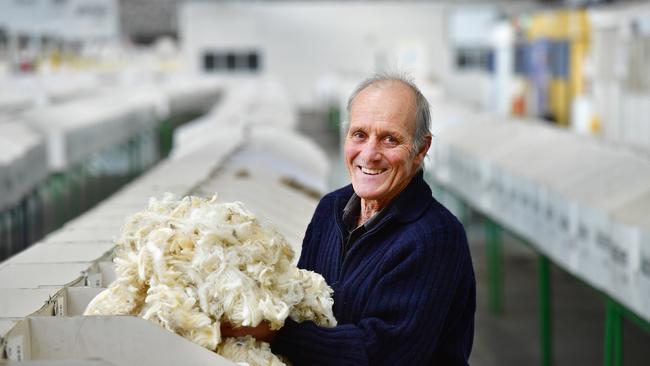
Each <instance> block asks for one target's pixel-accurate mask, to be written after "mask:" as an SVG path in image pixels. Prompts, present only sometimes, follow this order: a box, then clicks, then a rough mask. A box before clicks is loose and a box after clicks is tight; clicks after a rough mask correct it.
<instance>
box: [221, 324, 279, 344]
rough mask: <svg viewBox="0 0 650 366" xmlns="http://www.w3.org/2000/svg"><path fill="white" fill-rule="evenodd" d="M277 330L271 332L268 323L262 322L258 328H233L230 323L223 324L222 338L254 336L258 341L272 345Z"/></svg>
mask: <svg viewBox="0 0 650 366" xmlns="http://www.w3.org/2000/svg"><path fill="white" fill-rule="evenodd" d="M275 333H277V330H271V327H270V326H269V323H268V322H267V321H262V322H260V324H259V325H258V326H256V327H234V328H233V327H232V326H231V325H230V324H228V323H221V336H222V337H244V336H247V335H250V336H252V337H253V338H255V339H257V340H258V341H263V342H268V343H271V342H272V341H273V338H275Z"/></svg>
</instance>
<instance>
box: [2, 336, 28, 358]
mask: <svg viewBox="0 0 650 366" xmlns="http://www.w3.org/2000/svg"><path fill="white" fill-rule="evenodd" d="M5 351H6V353H7V359H8V360H9V361H23V360H25V339H24V337H23V336H21V335H19V336H14V337H9V339H7V345H6V346H5Z"/></svg>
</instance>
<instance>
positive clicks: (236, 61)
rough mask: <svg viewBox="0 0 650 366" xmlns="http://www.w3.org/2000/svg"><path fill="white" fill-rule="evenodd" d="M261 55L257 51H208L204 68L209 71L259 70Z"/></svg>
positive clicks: (205, 53)
mask: <svg viewBox="0 0 650 366" xmlns="http://www.w3.org/2000/svg"><path fill="white" fill-rule="evenodd" d="M260 65H261V57H260V55H259V53H258V52H257V51H249V50H246V51H233V50H228V51H206V52H204V53H203V70H204V71H207V72H258V71H259V70H260Z"/></svg>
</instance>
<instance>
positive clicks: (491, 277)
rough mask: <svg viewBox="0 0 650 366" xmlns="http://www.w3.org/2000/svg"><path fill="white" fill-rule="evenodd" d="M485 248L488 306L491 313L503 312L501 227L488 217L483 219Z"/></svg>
mask: <svg viewBox="0 0 650 366" xmlns="http://www.w3.org/2000/svg"><path fill="white" fill-rule="evenodd" d="M485 236H486V250H487V257H488V284H489V290H488V296H489V307H490V311H492V313H493V314H501V313H502V312H503V302H502V298H503V291H502V276H501V270H502V264H501V229H500V228H499V226H498V225H497V224H496V223H495V222H493V221H492V220H490V219H487V218H486V219H485Z"/></svg>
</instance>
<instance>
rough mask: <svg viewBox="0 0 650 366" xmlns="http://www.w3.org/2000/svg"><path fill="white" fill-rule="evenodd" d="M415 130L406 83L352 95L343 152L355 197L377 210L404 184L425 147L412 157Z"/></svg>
mask: <svg viewBox="0 0 650 366" xmlns="http://www.w3.org/2000/svg"><path fill="white" fill-rule="evenodd" d="M414 130H415V96H414V94H413V92H412V91H411V89H410V88H409V87H407V86H405V85H404V84H402V83H400V82H396V81H384V82H379V83H376V84H372V85H370V86H369V87H367V88H365V89H364V90H362V91H361V92H360V93H359V94H358V95H357V97H356V98H355V99H354V102H353V104H352V106H351V109H350V126H349V130H348V133H347V135H346V137H345V147H344V151H345V162H346V165H347V168H348V174H349V175H350V179H351V180H352V186H353V188H354V191H355V193H356V194H357V195H358V196H359V197H361V198H362V199H365V200H366V201H376V202H377V203H378V204H379V207H380V208H382V207H384V206H385V204H386V203H388V202H390V200H392V199H393V198H394V197H395V196H396V195H397V194H398V193H399V192H400V191H402V189H404V187H406V185H407V184H408V183H409V182H410V180H411V178H412V177H413V176H414V175H415V173H416V171H417V168H418V166H419V164H420V163H421V162H422V159H424V155H425V154H426V150H427V149H426V148H425V149H422V151H420V152H418V153H417V154H416V155H415V156H412V154H411V152H412V149H413V133H414ZM426 145H427V146H426V147H428V144H426Z"/></svg>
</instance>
